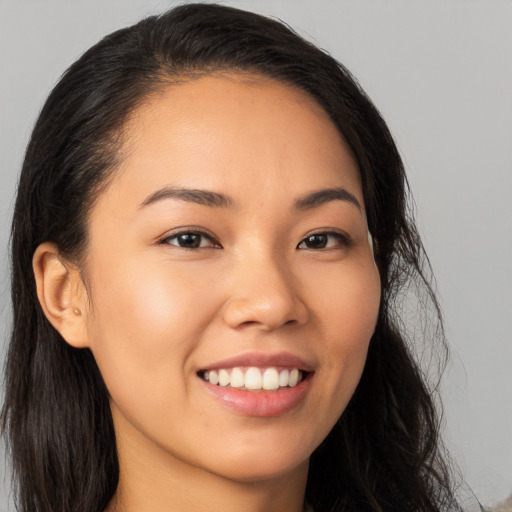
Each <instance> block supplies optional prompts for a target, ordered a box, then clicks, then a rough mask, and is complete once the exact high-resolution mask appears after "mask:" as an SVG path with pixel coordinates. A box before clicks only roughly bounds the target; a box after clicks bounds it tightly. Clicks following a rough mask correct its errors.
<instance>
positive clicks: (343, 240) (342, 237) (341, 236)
mask: <svg viewBox="0 0 512 512" xmlns="http://www.w3.org/2000/svg"><path fill="white" fill-rule="evenodd" d="M315 235H325V236H332V237H334V238H336V239H337V240H338V241H339V242H340V244H341V245H342V246H343V248H347V247H350V246H351V245H352V239H351V237H350V236H349V235H348V234H347V233H345V232H343V231H338V230H335V229H332V228H331V229H319V230H316V231H312V232H310V233H308V234H307V235H305V236H304V237H303V238H302V240H301V241H300V242H299V243H298V245H297V249H301V247H300V245H302V244H303V243H304V242H305V240H306V239H307V238H309V237H312V236H315ZM304 249H307V250H311V251H328V250H330V249H335V248H334V247H326V248H320V249H313V248H311V247H305V248H304Z"/></svg>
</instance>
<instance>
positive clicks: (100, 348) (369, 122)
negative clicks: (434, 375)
mask: <svg viewBox="0 0 512 512" xmlns="http://www.w3.org/2000/svg"><path fill="white" fill-rule="evenodd" d="M406 196H407V188H406V179H405V175H404V171H403V166H402V163H401V160H400V157H399V155H398V153H397V150H396V147H395V145H394V143H393V140H392V138H391V135H390V134H389V131H388V129H387V127H386V125H385V123H384V121H383V120H382V118H381V117H380V115H379V113H378V112H377V110H376V109H375V107H374V106H373V105H372V103H371V102H370V100H369V99H368V98H367V97H366V95H365V94H364V92H363V91H362V90H361V89H360V88H359V87H358V86H357V84H356V83H355V82H354V80H353V78H352V77H351V76H350V74H349V72H348V71H347V70H346V69H345V68H344V67H343V66H342V65H340V64H339V63H337V62H336V61H334V60H333V59H332V58H331V57H329V56H328V55H326V54H324V53H323V52H322V51H320V50H318V49H317V48H315V47H314V46H312V45H310V44H309V43H307V42H305V41H303V40H302V39H300V38H299V37H298V36H297V35H296V34H294V33H293V32H291V31H290V30H289V29H288V28H286V27H285V26H283V25H282V24H280V23H277V22H275V21H271V20H269V19H266V18H263V17H260V16H257V15H255V14H251V13H246V12H243V11H239V10H236V9H232V8H227V7H220V6H216V5H212V4H207V5H194V4H189V5H187V6H183V7H178V8H176V9H174V10H172V11H169V12H168V13H166V14H164V15H162V16H160V17H152V18H148V19H146V20H143V21H141V22H140V23H138V24H137V25H135V26H133V27H130V28H127V29H123V30H120V31H118V32H115V33H114V34H111V35H110V36H107V37H106V38H105V39H104V40H102V41H101V42H100V43H98V44H97V45H95V46H94V47H92V48H91V49H90V50H89V51H87V52H86V53H85V54H84V55H83V56H82V57H81V58H80V59H79V60H78V61H77V62H76V63H75V64H73V65H72V66H71V68H70V69H69V70H68V71H67V72H66V74H65V75H64V76H63V78H62V79H61V81H60V82H59V83H58V84H57V86H56V87H55V89H54V90H53V92H52V93H51V95H50V97H49V98H48V100H47V102H46V104H45V106H44V108H43V110H42V112H41V114H40V117H39V120H38V122H37V124H36V127H35V129H34V132H33V134H32V139H31V142H30V144H29V147H28V150H27V155H26V158H25V163H24V166H23V171H22V175H21V178H20V184H19V190H18V197H17V202H16V206H15V214H14V220H13V229H12V258H13V275H12V280H13V304H14V325H13V333H12V338H11V346H10V349H9V356H8V361H7V367H6V400H5V404H4V410H3V422H4V423H3V426H4V431H5V432H6V434H7V439H8V441H9V447H10V450H11V455H12V460H13V468H14V478H15V484H16V490H17V494H16V497H17V500H18V504H19V508H20V509H21V510H26V511H28V510H30V511H33V510H37V511H50V510H51V511H59V512H60V511H67V510H70V511H71V510H80V511H82V510H83V511H89V510H90V511H98V510H108V511H125V512H129V511H131V510H151V511H160V510H162V511H163V510H180V511H185V510H203V509H208V510H211V509H219V510H220V509H222V510H248V511H250V510H255V511H256V510H279V511H288V510H289V511H299V510H303V509H304V508H305V507H312V509H313V510H315V511H317V512H318V511H324V510H340V511H341V510H357V511H361V510H372V511H377V510H404V511H405V510H411V511H412V510H414V511H416V510H422V511H438V510H456V509H457V506H456V504H455V501H454V499H453V495H452V487H451V482H450V477H449V474H448V470H447V467H446V463H445V462H444V461H443V458H442V454H441V449H440V444H439V440H438V430H439V426H438V420H437V416H436V412H435V407H434V395H433V391H432V389H430V388H429V386H428V384H427V383H426V382H424V379H423V377H422V373H421V371H420V370H419V368H418V367H417V365H416V363H415V362H414V360H413V359H412V357H411V355H410V352H409V348H408V342H409V340H408V339H407V337H406V331H405V328H404V327H403V326H402V324H401V322H400V318H399V316H398V315H397V308H396V301H397V298H401V297H402V296H403V293H407V292H408V291H410V290H411V286H414V287H418V288H419V289H420V292H419V293H422V294H424V297H423V299H424V300H425V301H426V303H427V306H426V307H430V308H431V309H432V308H433V311H434V316H435V319H434V321H435V326H436V327H437V328H438V332H437V337H438V340H439V342H440V346H441V348H443V347H444V345H443V335H442V325H441V321H440V315H439V310H438V307H437V302H436V300H435V296H434V294H433V292H432V289H431V287H430V285H429V281H428V270H429V269H428V262H427V260H426V257H425V255H424V251H423V248H422V245H421V241H420V240H419V237H418V235H417V232H416V229H415V227H414V224H413V221H412V219H411V216H410V215H408V213H407V203H406ZM31 269H33V274H32V272H31Z"/></svg>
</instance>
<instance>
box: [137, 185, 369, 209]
mask: <svg viewBox="0 0 512 512" xmlns="http://www.w3.org/2000/svg"><path fill="white" fill-rule="evenodd" d="M163 199H179V200H181V201H187V202H189V203H196V204H200V205H203V206H210V207H213V208H233V207H234V206H235V205H236V202H235V200H234V199H233V198H232V197H230V196H228V195H225V194H220V193H219V192H212V191H210V190H201V189H193V188H178V187H165V188H162V189H160V190H157V191H156V192H153V193H152V194H150V195H149V196H148V197H146V199H144V201H143V202H142V203H141V205H140V206H141V207H145V206H148V205H150V204H153V203H156V202H157V201H161V200H163ZM331 201H347V202H349V203H351V204H353V205H354V206H356V207H357V208H358V209H359V210H362V207H361V204H360V203H359V201H358V200H357V198H356V197H355V196H354V195H353V194H351V193H350V192H349V191H348V190H346V189H344V188H343V187H336V188H325V189H322V190H317V191H315V192H311V193H310V194H307V195H305V196H303V197H300V198H299V199H297V200H296V201H295V203H294V208H295V209H296V210H300V211H304V210H311V209H313V208H316V207H318V206H321V205H323V204H325V203H329V202H331Z"/></svg>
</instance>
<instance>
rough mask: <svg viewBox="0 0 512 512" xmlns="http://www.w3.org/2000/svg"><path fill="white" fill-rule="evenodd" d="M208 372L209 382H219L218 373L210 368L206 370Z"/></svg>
mask: <svg viewBox="0 0 512 512" xmlns="http://www.w3.org/2000/svg"><path fill="white" fill-rule="evenodd" d="M208 373H209V375H208V376H209V379H210V383H211V384H215V385H217V384H218V383H219V375H218V373H217V372H216V371H215V370H212V371H211V372H208Z"/></svg>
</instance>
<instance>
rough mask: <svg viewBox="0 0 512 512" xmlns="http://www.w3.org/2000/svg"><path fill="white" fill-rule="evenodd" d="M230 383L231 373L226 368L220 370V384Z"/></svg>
mask: <svg viewBox="0 0 512 512" xmlns="http://www.w3.org/2000/svg"><path fill="white" fill-rule="evenodd" d="M228 384H229V373H228V372H227V371H226V370H220V371H219V385H220V386H223V387H225V386H227V385H228Z"/></svg>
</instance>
